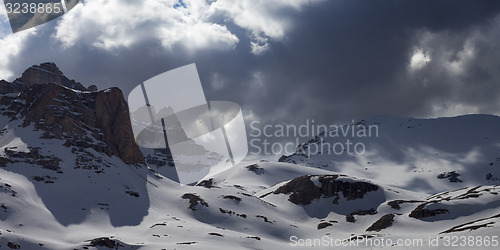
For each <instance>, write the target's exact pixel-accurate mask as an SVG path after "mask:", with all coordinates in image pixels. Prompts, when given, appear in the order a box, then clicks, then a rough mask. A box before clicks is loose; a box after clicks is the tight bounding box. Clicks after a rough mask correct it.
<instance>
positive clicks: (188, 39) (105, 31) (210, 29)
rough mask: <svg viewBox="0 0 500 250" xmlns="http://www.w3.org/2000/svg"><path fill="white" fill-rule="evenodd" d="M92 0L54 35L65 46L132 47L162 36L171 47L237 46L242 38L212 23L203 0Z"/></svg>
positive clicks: (70, 14)
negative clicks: (181, 2)
mask: <svg viewBox="0 0 500 250" xmlns="http://www.w3.org/2000/svg"><path fill="white" fill-rule="evenodd" d="M176 3H177V1H175V0H163V1H158V0H142V1H122V0H109V1H103V0H87V1H85V2H84V4H80V5H78V6H76V7H75V8H74V9H73V10H71V11H70V12H68V14H66V15H65V16H64V17H63V18H62V20H61V21H60V22H59V24H58V26H57V27H56V33H55V34H54V38H56V39H57V40H58V41H60V42H61V43H62V44H63V46H65V47H71V46H74V45H77V44H90V45H91V46H93V47H96V48H101V49H104V50H111V51H112V50H115V49H119V48H123V47H125V48H127V47H130V46H132V45H134V44H137V43H140V42H141V41H144V40H151V39H153V40H156V41H158V42H159V43H160V44H161V45H163V46H164V47H166V48H171V47H172V46H173V45H175V44H181V45H183V46H184V47H186V48H187V49H189V50H198V49H205V48H212V49H231V48H234V46H235V45H236V44H237V43H238V38H237V37H236V36H235V35H234V34H232V33H231V32H230V31H229V30H228V29H227V27H226V26H223V25H220V24H215V23H210V22H208V21H207V19H208V16H207V15H206V10H205V9H207V8H208V7H209V6H208V5H207V4H206V3H205V1H203V0H191V1H185V3H186V8H184V7H182V6H180V7H177V8H174V7H173V6H174V5H175V4H176Z"/></svg>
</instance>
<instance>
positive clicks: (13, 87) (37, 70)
mask: <svg viewBox="0 0 500 250" xmlns="http://www.w3.org/2000/svg"><path fill="white" fill-rule="evenodd" d="M46 83H55V84H57V85H61V86H65V87H68V88H70V89H74V90H79V91H97V88H96V86H95V85H92V86H90V87H89V88H85V87H84V86H83V85H82V84H81V83H79V82H77V81H75V80H70V79H68V78H67V77H66V76H65V75H64V74H63V73H62V72H61V70H60V69H59V68H58V67H57V65H56V64H55V63H53V62H45V63H42V64H40V65H33V66H31V67H29V68H28V69H27V70H25V71H24V72H23V74H22V75H21V77H19V78H17V79H16V80H14V81H13V82H12V83H9V82H7V81H5V80H2V81H1V82H0V93H17V92H20V91H21V90H22V89H23V88H24V87H31V86H33V85H38V84H46Z"/></svg>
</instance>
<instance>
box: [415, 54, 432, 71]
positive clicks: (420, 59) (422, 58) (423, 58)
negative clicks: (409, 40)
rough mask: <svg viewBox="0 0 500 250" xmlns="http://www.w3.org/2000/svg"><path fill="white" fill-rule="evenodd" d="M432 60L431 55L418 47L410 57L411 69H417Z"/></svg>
mask: <svg viewBox="0 0 500 250" xmlns="http://www.w3.org/2000/svg"><path fill="white" fill-rule="evenodd" d="M430 61H431V56H430V55H428V54H427V53H425V52H424V51H423V50H422V49H416V50H415V51H414V52H413V55H412V56H411V59H410V70H412V71H415V70H419V69H421V68H423V67H424V66H425V65H427V64H428V63H429V62H430Z"/></svg>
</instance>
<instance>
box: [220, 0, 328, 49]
mask: <svg viewBox="0 0 500 250" xmlns="http://www.w3.org/2000/svg"><path fill="white" fill-rule="evenodd" d="M318 2H322V0H240V1H234V0H219V1H216V2H214V3H213V4H212V5H211V8H212V10H211V11H213V12H215V13H217V12H222V13H224V15H225V16H226V18H228V19H231V20H232V21H233V22H234V23H235V24H236V25H238V26H240V27H242V28H244V29H246V30H248V31H250V33H251V39H252V42H251V49H252V53H254V54H260V53H262V52H264V51H266V50H267V49H269V39H268V38H271V39H276V40H281V39H283V38H284V37H285V34H286V32H287V31H288V30H289V29H290V28H291V27H292V20H291V18H290V17H287V16H285V15H284V14H283V13H284V11H285V10H289V11H290V10H291V11H295V12H296V11H300V10H301V9H302V8H303V7H304V6H306V5H310V4H313V3H318Z"/></svg>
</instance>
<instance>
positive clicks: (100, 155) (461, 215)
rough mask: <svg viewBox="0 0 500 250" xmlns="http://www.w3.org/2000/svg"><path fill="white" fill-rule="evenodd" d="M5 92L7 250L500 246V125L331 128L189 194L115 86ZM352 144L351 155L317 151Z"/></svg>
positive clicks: (0, 240) (400, 121)
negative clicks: (137, 127) (136, 125)
mask: <svg viewBox="0 0 500 250" xmlns="http://www.w3.org/2000/svg"><path fill="white" fill-rule="evenodd" d="M0 92H1V94H0V248H7V249H139V248H140V249H187V248H197V249H279V248H281V249H289V248H292V247H301V246H311V247H314V248H315V249H316V248H318V249H332V248H336V247H339V248H340V247H342V244H348V245H347V246H345V245H344V248H355V249H373V248H387V249H394V248H401V249H406V248H409V247H410V246H402V245H398V244H405V243H407V241H404V240H410V241H411V242H412V244H414V245H412V247H413V249H428V248H429V246H430V245H432V244H435V243H436V242H438V243H439V246H440V247H441V248H442V247H444V246H446V244H451V243H452V241H453V240H454V239H455V238H452V237H456V238H457V239H458V240H460V239H462V238H463V237H465V238H466V239H469V238H467V237H474V241H467V242H466V244H469V245H467V247H469V248H474V249H478V248H481V247H479V246H478V245H479V244H483V245H485V244H486V243H487V242H486V241H488V244H489V245H490V246H494V245H495V244H498V240H499V239H498V238H497V237H498V235H499V234H500V231H499V229H498V228H499V227H498V224H497V223H498V220H499V218H500V212H499V207H500V202H499V201H500V200H499V199H498V197H499V196H498V194H499V193H500V171H499V169H500V150H499V148H500V134H499V133H498V132H497V129H498V128H499V127H500V117H496V116H488V115H469V116H461V117H454V118H438V119H413V118H395V117H388V116H379V117H374V118H370V119H367V120H364V121H361V122H359V123H355V124H347V125H343V126H338V127H330V128H329V129H330V130H328V131H326V132H324V133H321V134H320V135H318V136H316V137H315V138H312V139H311V140H309V141H308V142H305V143H304V144H302V145H300V147H299V148H298V150H297V152H296V153H295V154H292V155H290V156H283V157H281V159H280V161H281V162H265V161H262V162H252V163H247V164H240V165H238V166H235V167H233V168H231V169H229V170H227V171H225V172H222V173H219V174H217V175H214V176H212V177H211V178H210V179H205V180H203V181H201V182H199V183H197V185H195V186H185V185H180V184H178V183H176V182H174V181H172V180H171V179H173V180H175V179H176V176H177V175H176V170H175V168H174V167H173V159H172V156H171V155H170V154H169V153H168V151H167V150H166V149H146V148H140V147H138V146H137V144H136V143H135V139H134V135H133V132H132V126H131V121H130V115H129V111H128V105H127V103H126V102H125V100H124V98H123V94H122V92H121V91H120V90H119V89H118V88H110V89H105V90H101V91H97V89H96V88H95V89H94V88H93V89H89V88H85V87H83V85H82V84H80V83H77V82H76V81H74V80H69V79H67V78H66V77H65V76H64V74H63V73H62V72H60V71H59V69H57V66H55V64H53V63H44V64H41V65H39V66H33V67H31V68H30V69H28V70H27V71H26V72H25V73H23V76H22V77H20V78H18V79H16V80H15V81H13V82H12V83H9V82H6V81H1V82H0ZM163 112H164V114H170V113H172V111H171V110H164V111H163ZM159 113H161V112H159ZM144 119H145V120H147V119H148V117H144ZM149 119H151V118H150V117H149ZM132 122H140V121H132ZM166 124H167V128H166V129H173V130H178V129H179V124H178V122H176V121H175V119H174V120H170V123H166ZM375 129H376V130H375ZM180 132H181V131H180V130H179V140H180V139H182V138H184V137H185V135H184V134H182V133H180ZM370 133H371V134H370ZM368 135H369V136H368ZM143 136H144V138H139V139H143V140H149V138H148V137H147V134H145V135H143ZM347 140H349V141H348V142H349V143H351V145H350V146H351V149H350V150H351V151H349V150H348V149H347V148H343V149H342V150H339V148H331V149H332V150H333V149H336V150H337V151H336V153H335V152H330V153H328V151H322V152H321V151H318V150H313V149H318V148H321V147H322V146H323V149H324V150H327V146H328V145H329V146H331V147H340V146H339V145H341V144H342V145H344V146H347ZM327 143H328V144H327ZM336 143H338V144H336ZM356 145H357V147H358V148H356V149H357V150H358V151H361V149H363V150H362V151H363V152H362V153H361V154H356V152H354V154H350V153H349V152H351V153H352V151H355V150H354V149H355V148H354V147H356ZM360 145H363V147H361V146H360ZM193 159H194V160H197V159H199V158H196V157H193ZM486 236H488V237H489V238H488V239H486V238H485V237H486ZM400 240H403V242H402V243H401V241H400ZM370 241H371V243H369V242H370ZM342 242H344V243H342ZM495 242H496V243H495ZM338 244H341V245H340V246H339V245H338ZM370 244H371V245H370ZM374 244H375V245H374ZM353 246H354V247H353ZM436 249H437V248H436Z"/></svg>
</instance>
